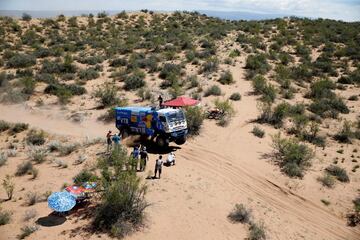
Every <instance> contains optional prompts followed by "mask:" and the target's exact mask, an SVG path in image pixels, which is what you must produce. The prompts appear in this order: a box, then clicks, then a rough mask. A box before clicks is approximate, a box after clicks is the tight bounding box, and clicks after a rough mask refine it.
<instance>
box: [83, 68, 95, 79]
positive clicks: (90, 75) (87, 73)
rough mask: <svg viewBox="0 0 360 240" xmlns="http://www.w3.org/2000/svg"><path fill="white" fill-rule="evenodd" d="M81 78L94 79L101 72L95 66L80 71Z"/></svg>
mask: <svg viewBox="0 0 360 240" xmlns="http://www.w3.org/2000/svg"><path fill="white" fill-rule="evenodd" d="M78 75H79V78H80V79H82V80H92V79H96V78H98V77H99V76H100V74H99V72H98V71H97V70H96V69H94V68H87V69H84V70H81V71H79V73H78Z"/></svg>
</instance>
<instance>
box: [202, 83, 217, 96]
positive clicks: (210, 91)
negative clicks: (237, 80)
mask: <svg viewBox="0 0 360 240" xmlns="http://www.w3.org/2000/svg"><path fill="white" fill-rule="evenodd" d="M220 95H221V89H220V87H218V86H216V85H212V86H211V87H209V88H208V89H206V91H205V93H204V97H208V96H220Z"/></svg>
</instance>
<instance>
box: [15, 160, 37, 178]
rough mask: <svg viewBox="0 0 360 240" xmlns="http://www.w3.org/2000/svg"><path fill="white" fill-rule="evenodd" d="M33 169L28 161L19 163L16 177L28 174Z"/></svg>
mask: <svg viewBox="0 0 360 240" xmlns="http://www.w3.org/2000/svg"><path fill="white" fill-rule="evenodd" d="M32 169H33V165H32V163H31V162H30V161H26V162H23V163H20V164H19V165H18V166H17V168H16V173H15V175H16V176H23V175H25V174H30V173H31V170H32Z"/></svg>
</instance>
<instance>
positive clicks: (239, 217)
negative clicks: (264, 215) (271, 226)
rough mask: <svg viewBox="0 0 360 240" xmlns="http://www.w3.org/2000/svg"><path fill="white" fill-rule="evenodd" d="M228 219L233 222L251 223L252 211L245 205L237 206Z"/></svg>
mask: <svg viewBox="0 0 360 240" xmlns="http://www.w3.org/2000/svg"><path fill="white" fill-rule="evenodd" d="M228 218H229V219H230V220H231V221H232V222H240V223H249V222H250V221H251V218H252V216H251V210H249V209H247V208H246V207H245V206H244V205H243V204H236V205H235V207H234V209H233V210H232V211H231V213H229V215H228Z"/></svg>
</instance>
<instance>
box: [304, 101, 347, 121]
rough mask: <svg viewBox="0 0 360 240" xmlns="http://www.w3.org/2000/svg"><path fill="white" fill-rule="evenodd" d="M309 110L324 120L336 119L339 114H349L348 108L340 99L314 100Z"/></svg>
mask: <svg viewBox="0 0 360 240" xmlns="http://www.w3.org/2000/svg"><path fill="white" fill-rule="evenodd" d="M309 110H310V111H311V112H313V113H315V114H317V115H319V116H321V117H324V118H326V117H331V118H337V116H338V114H339V113H344V114H347V113H349V112H350V110H349V108H348V107H347V106H346V104H345V103H344V102H343V100H342V99H341V98H332V99H329V98H323V99H319V100H315V101H314V102H313V103H311V104H310V106H309Z"/></svg>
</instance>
